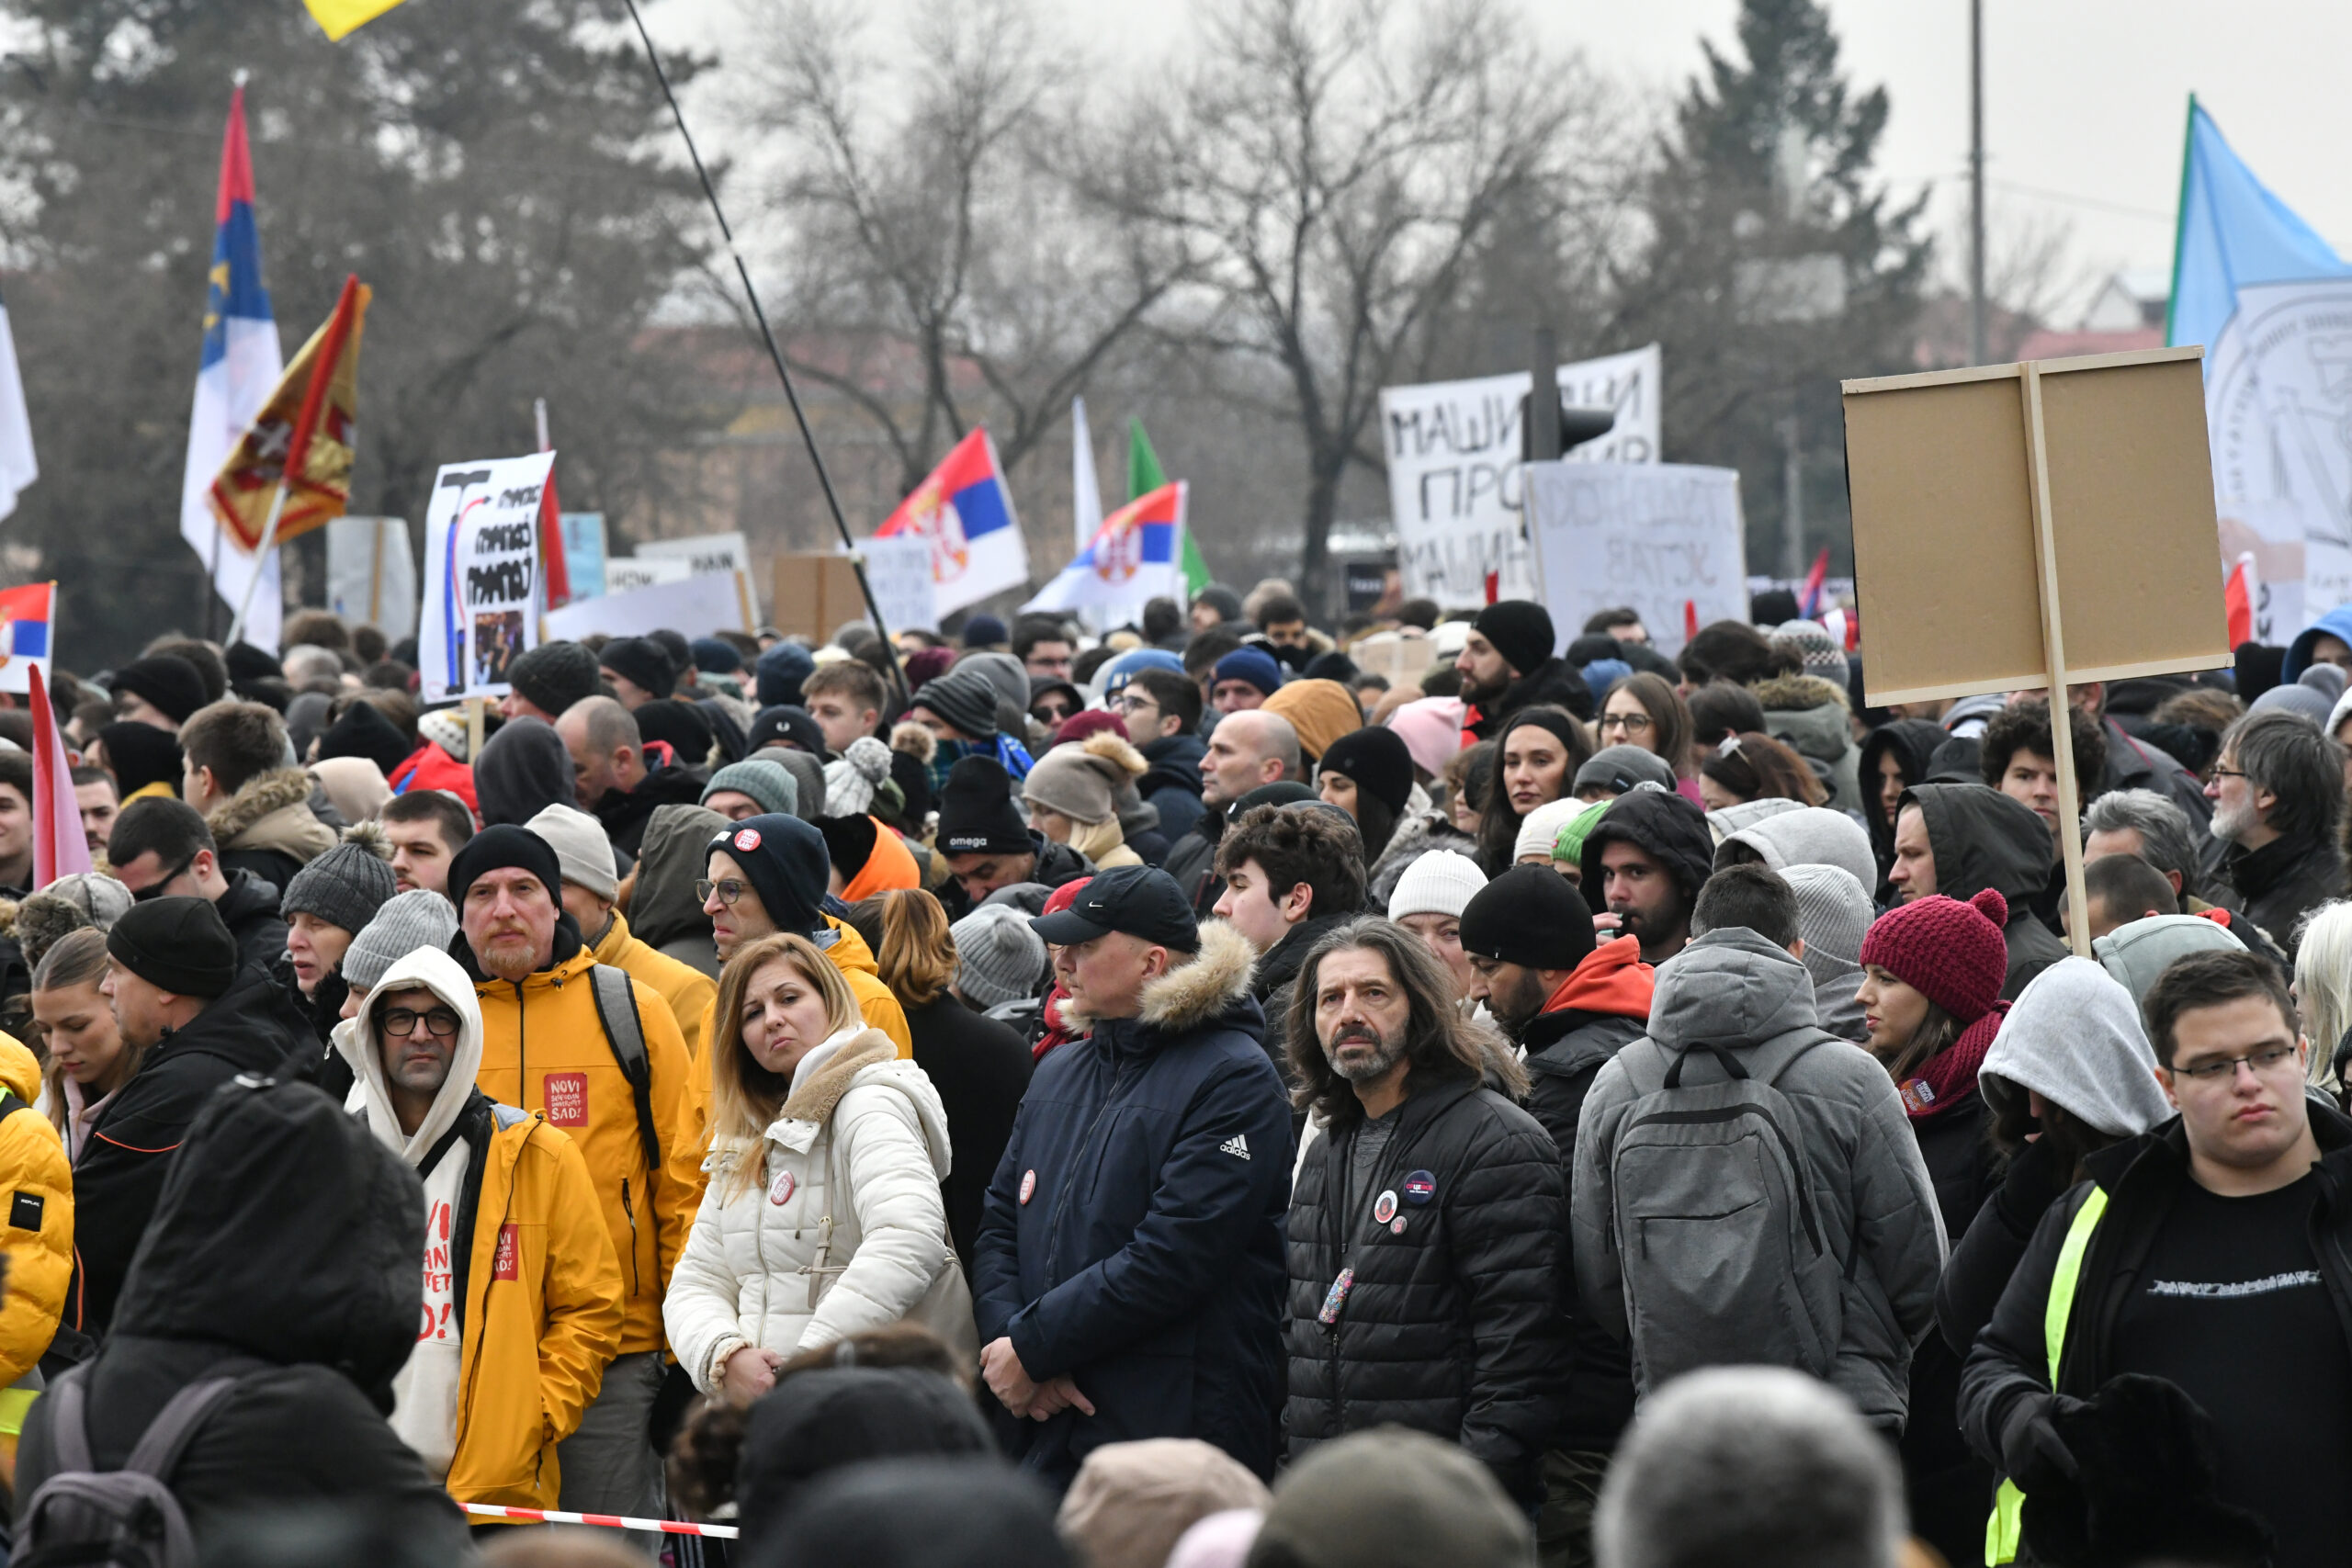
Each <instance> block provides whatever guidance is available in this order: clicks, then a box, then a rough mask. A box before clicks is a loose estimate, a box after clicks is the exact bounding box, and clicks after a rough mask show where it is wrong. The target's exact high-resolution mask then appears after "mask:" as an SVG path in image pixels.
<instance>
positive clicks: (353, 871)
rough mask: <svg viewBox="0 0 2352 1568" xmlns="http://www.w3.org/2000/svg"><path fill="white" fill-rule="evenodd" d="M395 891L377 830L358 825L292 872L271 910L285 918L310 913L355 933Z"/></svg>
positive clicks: (388, 848)
mask: <svg viewBox="0 0 2352 1568" xmlns="http://www.w3.org/2000/svg"><path fill="white" fill-rule="evenodd" d="M399 891H400V884H399V883H398V882H396V881H394V880H393V878H392V862H391V846H390V843H389V842H387V841H386V840H385V838H384V830H383V829H381V828H379V827H378V826H377V825H376V824H375V823H373V822H361V823H357V824H356V825H354V826H353V827H352V828H351V829H350V830H349V831H347V832H345V834H344V836H343V842H341V843H339V844H337V845H336V846H335V847H334V848H333V849H331V850H329V851H327V852H326V853H324V854H322V855H321V856H319V858H318V859H316V860H314V861H312V862H311V863H310V864H308V865H306V866H304V867H303V868H302V869H301V870H300V871H298V872H296V873H295V874H294V880H293V881H291V882H289V883H288V884H287V885H286V897H283V898H281V899H279V900H278V904H277V912H278V914H279V915H280V916H281V917H283V918H284V919H289V920H290V919H293V918H294V917H295V916H297V915H302V914H309V915H316V916H317V917H318V918H319V919H322V920H324V921H326V923H327V924H329V925H331V926H340V927H342V928H343V929H344V930H345V931H355V932H356V931H362V930H364V929H365V928H366V927H367V925H368V921H370V920H372V919H375V918H376V911H377V910H379V909H380V908H383V907H384V904H385V902H386V900H388V899H390V897H392V895H393V894H395V893H398V892H399Z"/></svg>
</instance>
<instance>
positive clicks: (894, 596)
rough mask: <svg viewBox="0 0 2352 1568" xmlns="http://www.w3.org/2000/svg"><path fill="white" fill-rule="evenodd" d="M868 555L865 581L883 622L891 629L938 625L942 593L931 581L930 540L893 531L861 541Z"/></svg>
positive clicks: (865, 553)
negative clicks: (871, 591)
mask: <svg viewBox="0 0 2352 1568" xmlns="http://www.w3.org/2000/svg"><path fill="white" fill-rule="evenodd" d="M858 549H859V550H860V551H861V552H862V553H863V554H864V555H865V581H866V583H867V585H868V586H869V587H871V588H872V589H873V590H874V602H875V604H877V605H879V606H880V607H881V610H882V620H883V623H884V624H885V625H886V626H888V627H889V628H890V630H891V631H892V633H894V634H895V633H897V632H899V631H902V630H905V629H907V628H909V627H914V628H919V629H921V630H924V631H933V630H936V629H937V628H938V626H939V594H938V587H937V584H936V583H934V582H933V581H932V573H931V544H930V541H929V540H927V539H924V538H922V537H921V536H910V535H905V534H893V535H891V536H888V537H887V538H879V539H865V540H861V541H860V542H859V544H858Z"/></svg>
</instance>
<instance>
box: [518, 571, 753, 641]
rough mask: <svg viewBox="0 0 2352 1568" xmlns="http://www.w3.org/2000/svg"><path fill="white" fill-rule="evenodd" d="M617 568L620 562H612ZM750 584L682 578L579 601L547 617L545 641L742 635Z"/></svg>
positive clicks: (739, 579) (748, 625) (739, 577)
mask: <svg viewBox="0 0 2352 1568" xmlns="http://www.w3.org/2000/svg"><path fill="white" fill-rule="evenodd" d="M613 564H614V565H616V566H617V565H619V564H620V563H619V562H617V561H616V562H614V563H613ZM754 613H755V612H754V608H753V602H752V582H751V579H750V578H749V577H747V576H745V575H744V574H743V573H742V572H740V571H730V572H728V573H727V574H726V575H724V576H719V577H688V578H683V579H681V580H680V581H676V582H664V583H658V584H656V585H655V586H653V587H651V588H639V589H638V590H636V591H635V592H629V593H610V594H606V595H605V597H603V598H601V599H583V600H582V601H580V602H579V603H578V604H567V605H565V606H564V607H563V608H562V609H560V610H550V611H548V637H552V638H556V639H558V640H560V641H567V642H578V641H579V640H580V639H581V638H582V637H594V636H595V635H596V634H598V633H599V632H601V633H603V634H604V635H605V636H606V637H643V636H644V635H645V634H646V633H648V632H656V631H660V630H662V628H664V627H668V628H670V629H672V630H673V631H681V632H684V633H685V634H686V635H687V636H688V637H708V636H709V635H710V634H711V633H713V632H715V631H721V630H724V631H740V632H748V631H751V630H752V629H753V627H754V626H755V624H756V623H755V622H754V621H753V619H752V616H753V615H754Z"/></svg>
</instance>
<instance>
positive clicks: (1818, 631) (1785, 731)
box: [1748, 621, 1862, 811]
mask: <svg viewBox="0 0 2352 1568" xmlns="http://www.w3.org/2000/svg"><path fill="white" fill-rule="evenodd" d="M1773 642H1774V646H1775V648H1776V649H1780V650H1781V651H1782V652H1783V653H1784V654H1785V655H1787V656H1790V657H1794V658H1802V659H1803V660H1804V667H1803V668H1801V669H1799V670H1797V671H1793V672H1791V673H1788V674H1782V675H1774V676H1772V677H1770V679H1767V680H1762V681H1758V682H1756V683H1755V684H1754V685H1752V686H1750V687H1749V688H1748V690H1749V691H1751V692H1753V693H1754V694H1756V701H1757V703H1758V705H1760V706H1761V707H1762V708H1763V709H1764V733H1765V734H1767V735H1770V737H1771V738H1772V739H1775V740H1779V741H1781V742H1783V743H1785V744H1786V745H1787V746H1789V747H1790V748H1791V749H1792V750H1794V751H1795V752H1796V754H1797V755H1798V756H1800V757H1803V758H1804V760H1805V761H1808V762H1810V763H1812V764H1813V765H1814V772H1815V773H1817V774H1818V775H1820V778H1821V780H1822V782H1823V783H1824V784H1827V785H1828V786H1829V798H1828V800H1827V801H1826V803H1825V804H1826V806H1827V807H1828V808H1829V809H1830V810H1832V811H1860V810H1861V808H1862V789H1861V783H1860V776H1859V771H1858V764H1859V763H1860V752H1859V751H1857V750H1855V747H1854V718H1853V710H1852V709H1851V708H1849V706H1848V705H1847V699H1846V659H1845V655H1844V654H1842V653H1840V652H1838V649H1837V646H1836V644H1834V643H1833V642H1832V641H1831V640H1830V637H1829V634H1828V632H1826V630H1824V629H1823V628H1822V627H1821V626H1817V625H1815V623H1813V622H1811V621H1790V622H1787V623H1785V624H1784V625H1782V626H1781V627H1780V628H1779V629H1778V631H1777V632H1775V633H1774V636H1773ZM1808 649H1809V650H1812V651H1810V652H1808V651H1806V650H1808ZM1815 653H1820V654H1826V659H1827V660H1835V664H1834V673H1833V672H1832V671H1833V666H1832V665H1830V664H1829V663H1827V662H1826V661H1816V660H1815V657H1814V655H1815Z"/></svg>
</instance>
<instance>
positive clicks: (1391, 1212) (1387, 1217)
mask: <svg viewBox="0 0 2352 1568" xmlns="http://www.w3.org/2000/svg"><path fill="white" fill-rule="evenodd" d="M1396 1217H1397V1194H1396V1193H1395V1192H1394V1191H1389V1192H1383V1193H1382V1194H1381V1195H1380V1196H1379V1197H1378V1198H1377V1199H1375V1200H1374V1202H1373V1205H1372V1218H1373V1223H1374V1224H1383V1225H1385V1224H1387V1223H1388V1222H1389V1221H1391V1220H1393V1219H1395V1218H1396Z"/></svg>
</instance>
